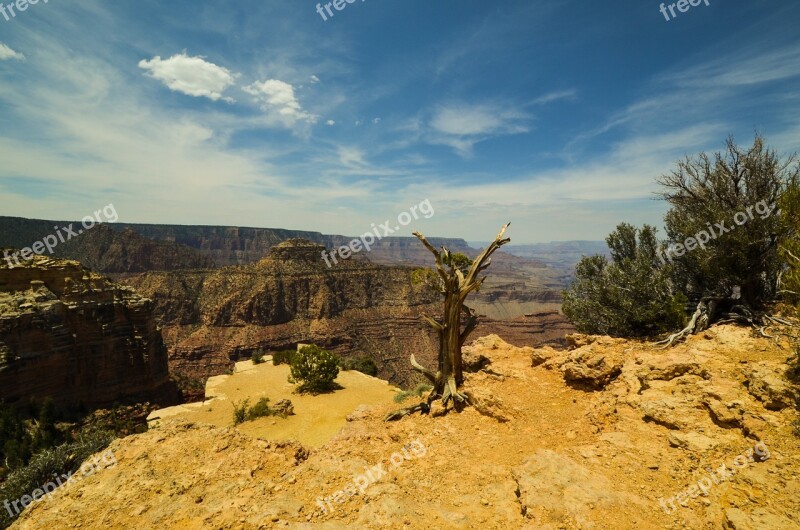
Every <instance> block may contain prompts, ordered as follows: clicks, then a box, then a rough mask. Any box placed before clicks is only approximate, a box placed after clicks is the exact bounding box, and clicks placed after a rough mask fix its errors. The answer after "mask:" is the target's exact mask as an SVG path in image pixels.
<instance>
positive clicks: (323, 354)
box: [289, 345, 339, 393]
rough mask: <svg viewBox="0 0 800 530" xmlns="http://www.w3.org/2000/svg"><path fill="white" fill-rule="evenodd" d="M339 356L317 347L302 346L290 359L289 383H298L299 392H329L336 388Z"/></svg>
mask: <svg viewBox="0 0 800 530" xmlns="http://www.w3.org/2000/svg"><path fill="white" fill-rule="evenodd" d="M337 375H339V356H338V355H334V354H332V353H331V352H329V351H327V350H323V349H322V348H320V347H319V346H315V345H312V346H304V347H303V348H302V349H301V350H300V351H299V352H297V354H296V355H295V356H294V359H292V364H291V375H289V382H290V383H300V386H299V387H298V389H297V390H298V391H299V392H311V393H319V392H329V391H331V390H334V389H335V388H337V385H336V383H334V380H335V379H336V376H337Z"/></svg>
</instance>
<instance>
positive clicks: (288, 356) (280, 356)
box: [272, 350, 297, 366]
mask: <svg viewBox="0 0 800 530" xmlns="http://www.w3.org/2000/svg"><path fill="white" fill-rule="evenodd" d="M295 355H297V352H296V351H294V350H283V351H279V352H275V353H274V354H273V355H272V364H273V365H274V366H278V365H279V364H292V360H293V359H294V357H295Z"/></svg>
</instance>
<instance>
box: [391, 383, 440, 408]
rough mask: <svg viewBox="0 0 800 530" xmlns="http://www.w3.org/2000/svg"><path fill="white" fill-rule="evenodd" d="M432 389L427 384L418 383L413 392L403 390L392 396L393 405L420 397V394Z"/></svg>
mask: <svg viewBox="0 0 800 530" xmlns="http://www.w3.org/2000/svg"><path fill="white" fill-rule="evenodd" d="M432 388H433V387H432V386H431V385H429V384H428V383H420V384H418V385H417V386H415V387H414V389H413V390H403V391H402V392H398V393H397V394H395V396H394V401H395V403H402V402H403V401H405V400H406V399H408V398H409V397H411V396H417V397H422V394H424V393H425V392H429V391H430V390H431V389H432Z"/></svg>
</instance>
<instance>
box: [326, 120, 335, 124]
mask: <svg viewBox="0 0 800 530" xmlns="http://www.w3.org/2000/svg"><path fill="white" fill-rule="evenodd" d="M325 125H336V122H335V121H334V120H328V121H326V122H325Z"/></svg>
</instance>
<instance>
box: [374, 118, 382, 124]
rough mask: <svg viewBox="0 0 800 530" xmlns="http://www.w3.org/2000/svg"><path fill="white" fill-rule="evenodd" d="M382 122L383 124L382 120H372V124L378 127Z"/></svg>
mask: <svg viewBox="0 0 800 530" xmlns="http://www.w3.org/2000/svg"><path fill="white" fill-rule="evenodd" d="M380 122H381V119H380V118H373V119H372V123H374V124H375V125H378V124H379V123H380Z"/></svg>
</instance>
